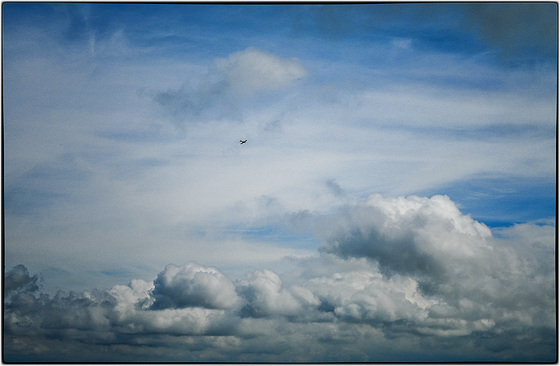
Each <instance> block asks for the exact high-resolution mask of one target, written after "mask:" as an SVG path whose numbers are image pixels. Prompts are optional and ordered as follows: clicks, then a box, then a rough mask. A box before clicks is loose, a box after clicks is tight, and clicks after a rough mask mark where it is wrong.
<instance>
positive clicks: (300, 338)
mask: <svg viewBox="0 0 560 366" xmlns="http://www.w3.org/2000/svg"><path fill="white" fill-rule="evenodd" d="M305 216H306V217H307V220H309V221H314V222H313V224H312V225H311V227H313V228H314V230H316V231H317V234H318V235H320V236H322V237H323V238H325V239H324V241H325V244H324V249H323V251H322V252H321V254H320V255H318V256H316V257H312V258H307V259H302V260H300V261H299V262H298V263H299V269H298V270H296V271H295V272H293V273H289V274H283V275H280V274H277V273H275V272H273V271H270V270H266V269H263V270H255V271H252V272H249V273H247V274H246V276H245V278H243V279H239V280H231V279H229V278H228V277H227V276H225V275H224V274H223V273H222V272H221V271H220V270H219V269H217V268H213V267H206V266H202V265H199V264H197V263H194V262H188V263H187V264H185V265H182V266H176V265H168V266H166V268H165V269H164V270H163V271H162V272H160V273H159V274H158V275H157V276H156V278H155V279H154V281H151V282H149V281H143V280H133V281H131V282H130V283H129V284H128V285H115V286H113V287H112V288H111V289H110V290H91V291H84V292H80V293H77V292H63V291H59V292H58V293H57V294H55V295H54V296H50V295H47V294H44V293H42V292H41V291H40V288H39V286H38V278H39V277H38V276H36V275H31V274H29V271H28V270H27V268H26V267H25V266H23V265H18V266H16V267H14V268H13V269H11V270H10V271H8V272H7V273H6V274H5V279H6V281H5V294H4V295H5V313H4V324H5V333H4V339H5V359H6V360H8V361H15V360H18V361H33V360H43V361H47V360H50V361H53V360H54V361H65V360H66V361H67V360H72V361H78V360H87V361H103V360H113V361H122V360H127V361H142V360H155V361H160V362H161V361H170V360H173V361H239V362H242V361H252V362H291V361H298V362H328V361H347V362H348V361H366V362H367V361H370V362H371V361H418V360H423V361H432V362H434V361H481V360H485V361H533V362H536V361H553V360H554V357H555V344H556V340H555V324H556V322H555V308H556V300H555V291H554V289H555V276H554V275H555V265H554V258H555V256H554V249H555V248H554V226H552V225H547V224H542V223H535V224H531V223H527V224H523V225H516V226H513V227H509V228H502V229H500V230H497V231H496V232H497V233H498V234H499V236H494V234H493V232H492V231H491V230H490V229H488V228H487V227H486V226H484V225H483V224H481V223H479V222H477V221H475V220H473V219H472V218H471V217H470V216H468V215H463V214H462V213H461V212H460V211H459V209H458V208H457V207H456V206H455V204H454V203H453V202H452V201H451V200H450V199H449V198H448V197H445V196H434V197H432V198H427V197H415V196H412V197H389V198H387V197H382V196H379V195H374V196H371V197H370V198H368V199H367V200H365V201H363V202H358V203H356V204H354V205H350V206H347V207H345V208H344V209H342V210H340V211H338V212H335V213H333V214H331V215H330V216H328V217H326V216H321V217H314V216H313V215H312V214H310V213H307V214H306V215H305ZM57 342H58V343H57ZM528 343H531V344H532V346H531V347H525V345H526V344H528ZM56 344H58V345H59V346H57V347H54V346H55V345H56ZM372 344H373V346H372ZM60 345H64V347H60ZM276 345H278V347H276ZM273 346H274V347H273ZM96 350H97V353H96V352H95V351H96ZM310 350H311V351H310Z"/></svg>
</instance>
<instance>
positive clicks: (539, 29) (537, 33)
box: [466, 2, 558, 61]
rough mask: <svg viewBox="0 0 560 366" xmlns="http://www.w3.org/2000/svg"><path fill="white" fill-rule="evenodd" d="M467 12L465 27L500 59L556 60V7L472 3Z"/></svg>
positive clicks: (532, 4)
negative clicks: (478, 35) (469, 28)
mask: <svg viewBox="0 0 560 366" xmlns="http://www.w3.org/2000/svg"><path fill="white" fill-rule="evenodd" d="M466 9H467V11H466V21H467V24H468V25H470V26H472V28H473V29H474V30H475V31H476V32H478V33H479V34H480V36H481V37H482V38H483V39H484V41H485V42H487V43H488V44H489V45H490V46H492V47H496V48H498V49H499V50H500V54H501V55H502V57H504V58H512V57H515V58H517V59H519V60H520V61H527V60H532V59H534V58H535V57H545V58H551V57H552V58H554V57H556V55H557V42H558V41H557V35H558V4H556V3H536V2H528V3H471V4H467V7H466Z"/></svg>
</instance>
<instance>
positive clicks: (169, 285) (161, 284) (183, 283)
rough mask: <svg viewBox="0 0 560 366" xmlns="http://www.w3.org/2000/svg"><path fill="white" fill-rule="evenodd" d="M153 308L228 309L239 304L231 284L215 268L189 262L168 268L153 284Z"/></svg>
mask: <svg viewBox="0 0 560 366" xmlns="http://www.w3.org/2000/svg"><path fill="white" fill-rule="evenodd" d="M152 295H153V296H154V299H155V301H154V304H153V305H152V307H153V308H154V309H167V308H185V307H189V306H201V307H205V308H209V309H229V308H232V307H234V306H235V305H236V304H237V302H238V297H237V294H236V293H235V287H234V286H233V284H232V283H231V281H230V280H229V279H228V278H227V277H225V276H224V275H223V274H222V273H221V272H220V271H218V270H217V269H215V268H209V267H202V266H200V265H197V264H196V263H192V262H191V263H187V264H185V265H184V266H181V267H177V266H175V265H172V264H170V265H168V266H166V267H165V270H164V271H163V272H161V273H160V274H159V275H158V277H157V278H156V280H155V281H154V289H153V290H152Z"/></svg>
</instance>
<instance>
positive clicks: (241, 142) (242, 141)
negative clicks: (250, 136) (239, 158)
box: [239, 140, 247, 145]
mask: <svg viewBox="0 0 560 366" xmlns="http://www.w3.org/2000/svg"><path fill="white" fill-rule="evenodd" d="M246 142H247V140H239V144H240V145H243V144H244V143H246Z"/></svg>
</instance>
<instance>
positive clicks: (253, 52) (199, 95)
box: [154, 48, 307, 117]
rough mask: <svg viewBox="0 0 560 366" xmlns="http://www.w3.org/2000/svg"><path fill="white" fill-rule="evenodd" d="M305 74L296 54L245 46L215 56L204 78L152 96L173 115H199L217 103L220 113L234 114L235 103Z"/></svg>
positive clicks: (236, 109) (274, 88)
mask: <svg viewBox="0 0 560 366" xmlns="http://www.w3.org/2000/svg"><path fill="white" fill-rule="evenodd" d="M306 74H307V72H306V70H305V69H304V67H303V65H302V64H301V62H300V61H299V60H297V59H295V58H291V59H287V58H282V57H280V56H277V55H275V54H272V53H270V52H266V51H262V50H259V49H256V48H247V49H245V50H244V51H239V52H235V53H233V54H231V55H229V56H228V57H227V58H223V59H216V60H214V63H213V65H212V66H211V67H210V68H209V70H208V73H207V74H206V75H205V76H204V77H203V78H201V79H200V80H198V81H195V82H192V81H189V82H187V83H185V84H183V86H182V87H181V88H180V89H177V90H167V91H162V92H159V93H156V94H155V96H154V100H155V101H156V102H157V103H158V104H160V105H161V106H162V107H164V108H165V109H167V110H169V111H171V112H172V113H173V114H175V115H177V114H181V113H194V114H195V115H200V114H201V113H203V112H208V109H210V108H213V107H216V106H217V105H218V104H225V107H223V108H222V109H221V110H220V113H222V114H223V113H226V114H227V113H229V117H231V116H232V115H233V116H234V117H235V115H236V114H238V113H239V111H238V108H237V107H236V106H235V105H236V104H238V103H241V102H243V101H244V100H245V99H246V98H249V97H251V96H254V95H256V94H259V93H263V92H270V91H274V90H277V89H281V88H284V87H286V86H288V85H290V83H292V82H294V81H296V80H298V79H301V78H303V77H305V76H306Z"/></svg>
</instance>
